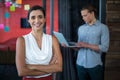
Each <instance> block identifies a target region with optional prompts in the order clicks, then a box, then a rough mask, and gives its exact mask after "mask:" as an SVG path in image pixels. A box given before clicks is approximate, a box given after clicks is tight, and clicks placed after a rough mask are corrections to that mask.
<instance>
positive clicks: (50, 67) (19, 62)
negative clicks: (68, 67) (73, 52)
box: [16, 5, 62, 80]
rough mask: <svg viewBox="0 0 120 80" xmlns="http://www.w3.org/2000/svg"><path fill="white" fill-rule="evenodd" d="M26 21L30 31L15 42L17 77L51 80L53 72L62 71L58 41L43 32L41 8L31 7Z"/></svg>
mask: <svg viewBox="0 0 120 80" xmlns="http://www.w3.org/2000/svg"><path fill="white" fill-rule="evenodd" d="M27 19H28V22H29V24H30V26H31V28H32V31H31V32H30V33H29V34H26V35H23V36H21V37H19V38H18V39H17V42H16V66H17V71H18V75H19V76H23V80H52V76H51V74H52V73H53V72H61V71H62V56H61V51H60V47H59V43H58V40H57V39H56V37H54V36H52V35H48V34H45V33H44V32H43V27H44V24H45V22H46V19H45V11H44V9H43V8H42V7H40V6H38V5H36V6H33V7H32V8H31V9H30V10H29V11H28V15H27Z"/></svg>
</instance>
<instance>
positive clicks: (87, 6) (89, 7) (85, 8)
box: [81, 4, 97, 16]
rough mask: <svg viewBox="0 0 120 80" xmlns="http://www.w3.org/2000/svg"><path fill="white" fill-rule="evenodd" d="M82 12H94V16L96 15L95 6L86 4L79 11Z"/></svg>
mask: <svg viewBox="0 0 120 80" xmlns="http://www.w3.org/2000/svg"><path fill="white" fill-rule="evenodd" d="M82 10H88V12H90V13H91V12H94V14H95V16H96V15H97V10H96V8H95V6H94V5H92V4H87V5H85V6H83V7H82V9H81V11H82Z"/></svg>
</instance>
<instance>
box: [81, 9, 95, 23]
mask: <svg viewBox="0 0 120 80" xmlns="http://www.w3.org/2000/svg"><path fill="white" fill-rule="evenodd" d="M81 16H82V18H83V20H84V21H85V22H86V23H88V24H89V23H91V22H92V20H93V18H94V15H93V12H91V13H90V12H89V11H88V10H87V9H85V10H82V11H81Z"/></svg>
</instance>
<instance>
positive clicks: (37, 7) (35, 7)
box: [27, 5, 46, 20]
mask: <svg viewBox="0 0 120 80" xmlns="http://www.w3.org/2000/svg"><path fill="white" fill-rule="evenodd" d="M33 10H40V11H42V12H43V15H44V17H46V14H45V10H44V8H43V7H41V6H39V5H35V6H33V7H31V8H30V9H29V11H28V14H27V20H29V16H30V13H31V12H32V11H33Z"/></svg>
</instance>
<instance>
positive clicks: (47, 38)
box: [23, 33, 52, 78]
mask: <svg viewBox="0 0 120 80" xmlns="http://www.w3.org/2000/svg"><path fill="white" fill-rule="evenodd" d="M23 37H24V39H25V57H26V58H25V60H26V64H42V65H48V64H49V62H50V60H51V58H52V36H51V35H48V34H44V33H43V36H42V45H41V49H40V48H39V47H38V44H37V42H36V40H35V38H34V36H33V35H32V34H31V33H29V34H27V35H24V36H23ZM48 75H50V74H45V75H40V76H27V77H28V78H40V77H45V76H48Z"/></svg>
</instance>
